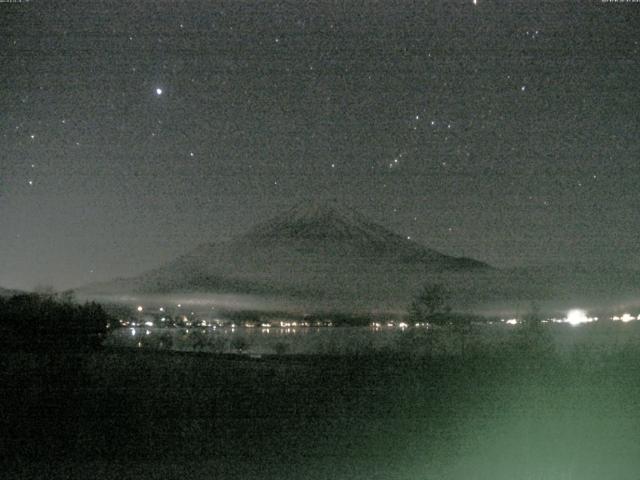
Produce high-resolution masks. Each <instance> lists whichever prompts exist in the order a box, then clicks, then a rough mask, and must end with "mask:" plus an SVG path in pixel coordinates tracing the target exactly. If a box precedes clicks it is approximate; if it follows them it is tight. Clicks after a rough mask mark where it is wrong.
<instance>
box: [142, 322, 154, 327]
mask: <svg viewBox="0 0 640 480" xmlns="http://www.w3.org/2000/svg"><path fill="white" fill-rule="evenodd" d="M144 324H145V325H146V326H147V327H153V322H144Z"/></svg>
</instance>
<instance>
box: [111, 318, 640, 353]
mask: <svg viewBox="0 0 640 480" xmlns="http://www.w3.org/2000/svg"><path fill="white" fill-rule="evenodd" d="M545 331H546V332H547V335H546V336H545V341H548V342H550V343H551V344H552V345H553V346H554V347H555V348H556V349H557V350H559V351H560V352H563V351H564V352H567V351H570V350H571V349H573V348H575V347H576V346H587V347H597V348H600V349H604V350H611V349H619V348H625V347H626V346H630V345H638V344H639V343H640V322H630V323H624V322H609V324H607V325H604V324H599V323H598V322H591V323H587V324H583V325H582V326H581V327H580V328H576V327H575V326H574V325H573V324H570V323H549V324H547V325H546V326H545ZM519 341H522V330H521V328H520V327H519V326H517V325H511V324H509V323H508V322H504V323H498V324H480V325H474V326H473V327H472V328H471V329H470V330H461V329H455V328H446V327H444V328H438V327H435V328H432V327H429V326H427V325H424V324H420V325H418V326H416V325H407V324H398V325H387V324H381V323H374V324H371V325H370V326H367V327H301V326H295V327H294V326H272V325H268V326H262V325H260V326H254V327H244V326H236V325H223V326H218V325H208V326H191V327H171V328H166V327H146V326H144V325H143V326H142V327H140V326H135V327H129V328H121V329H117V330H116V331H114V332H112V333H111V335H110V336H109V338H108V339H107V341H106V344H107V345H111V346H118V347H132V348H145V349H158V350H172V351H185V352H189V351H191V352H209V353H235V354H238V353H242V354H248V355H290V354H329V355H366V354H371V353H378V352H385V353H394V352H396V353H402V354H409V355H415V356H433V355H456V354H460V353H461V352H462V350H463V349H464V351H466V352H472V351H473V350H474V349H475V350H476V351H482V352H485V353H486V352H489V351H492V350H493V351H500V350H501V349H504V348H514V346H515V347H517V345H518V343H517V342H519Z"/></svg>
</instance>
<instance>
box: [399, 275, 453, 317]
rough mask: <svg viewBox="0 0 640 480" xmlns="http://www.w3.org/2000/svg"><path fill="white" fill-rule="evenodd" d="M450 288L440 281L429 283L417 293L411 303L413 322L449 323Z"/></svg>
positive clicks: (410, 313)
mask: <svg viewBox="0 0 640 480" xmlns="http://www.w3.org/2000/svg"><path fill="white" fill-rule="evenodd" d="M450 296H451V294H450V292H449V290H448V289H447V288H446V287H445V286H444V285H442V284H440V283H427V284H425V285H424V286H423V287H422V289H421V290H420V291H419V292H418V293H417V294H416V296H415V297H414V298H413V300H412V301H411V304H410V305H409V319H410V320H411V321H412V322H427V323H447V318H446V317H447V314H448V313H450V312H451V306H450V305H449V299H450Z"/></svg>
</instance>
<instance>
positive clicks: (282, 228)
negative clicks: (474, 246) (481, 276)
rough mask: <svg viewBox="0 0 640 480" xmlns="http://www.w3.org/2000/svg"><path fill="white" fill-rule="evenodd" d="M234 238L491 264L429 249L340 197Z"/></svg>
mask: <svg viewBox="0 0 640 480" xmlns="http://www.w3.org/2000/svg"><path fill="white" fill-rule="evenodd" d="M235 242H236V243H237V244H238V245H246V246H252V247H258V248H261V247H262V248H264V247H269V246H272V247H273V246H281V247H282V246H287V247H288V248H292V249H297V250H299V251H303V252H306V253H307V254H310V255H313V254H319V253H325V254H330V255H335V256H340V257H345V256H346V257H351V258H367V260H368V261H373V262H378V261H385V260H387V261H389V260H390V261H396V262H402V263H411V262H417V263H428V264H429V266H430V267H432V268H433V269H437V270H448V269H453V270H459V269H463V270H464V269H476V268H480V269H482V268H488V265H486V264H484V263H482V262H479V261H477V260H473V259H470V258H458V257H451V256H448V255H444V254H442V253H439V252H437V251H435V250H432V249H429V248H427V247H425V246H423V245H420V244H419V243H417V242H414V241H412V240H410V239H409V238H406V237H403V236H401V235H398V234H397V233H394V232H392V231H391V230H389V229H387V228H385V227H383V226H381V225H379V224H377V223H374V222H373V221H371V220H369V219H368V218H367V217H365V216H364V215H362V214H361V213H360V212H358V211H356V210H351V209H348V208H345V207H343V206H341V205H339V204H338V203H336V202H325V203H309V204H306V205H302V206H297V207H294V208H291V209H289V210H287V211H285V212H284V213H282V214H280V215H278V216H276V217H273V218H272V219H270V220H268V221H267V222H264V223H261V224H259V225H257V226H256V227H254V228H253V229H252V230H250V231H249V232H247V233H246V234H244V235H242V236H240V237H239V238H237V239H236V240H235Z"/></svg>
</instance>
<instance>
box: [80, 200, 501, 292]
mask: <svg viewBox="0 0 640 480" xmlns="http://www.w3.org/2000/svg"><path fill="white" fill-rule="evenodd" d="M486 270H491V267H489V266H488V265H487V264H485V263H482V262H479V261H477V260H473V259H469V258H459V257H451V256H448V255H444V254H442V253H440V252H437V251H435V250H432V249H429V248H427V247H425V246H423V245H421V244H419V243H417V242H414V241H412V240H410V239H408V238H406V237H403V236H401V235H398V234H397V233H394V232H392V231H390V230H388V229H387V228H385V227H383V226H381V225H379V224H377V223H375V222H373V221H371V220H369V219H368V218H366V217H365V216H364V215H362V214H360V213H359V212H357V211H355V210H351V209H348V208H345V207H343V206H341V205H338V204H337V203H335V202H327V203H309V204H304V205H301V206H296V207H294V208H291V209H289V210H287V211H285V212H283V213H282V214H280V215H277V216H275V217H273V218H271V219H269V220H267V221H266V222H263V223H260V224H258V225H256V226H255V227H254V228H252V229H250V230H249V231H248V232H246V233H244V234H242V235H239V236H237V237H235V238H233V239H231V240H228V241H224V242H214V243H209V244H203V245H201V246H199V247H197V248H196V249H194V250H193V251H191V252H189V253H187V254H186V255H183V256H181V257H179V258H177V259H175V260H173V261H171V262H169V263H167V264H165V265H163V266H161V267H159V268H157V269H155V270H152V271H150V272H147V273H144V274H142V275H139V276H138V277H134V278H132V279H123V280H119V281H116V282H108V283H104V284H101V285H94V286H92V287H91V288H90V290H91V291H94V292H100V293H107V292H109V293H114V292H115V291H117V292H118V293H177V292H206V293H251V294H269V295H278V296H284V297H288V296H291V297H296V298H299V297H305V298H322V299H325V300H326V299H332V298H338V297H341V298H343V299H345V298H346V299H354V298H365V297H366V295H364V293H365V292H366V293H367V294H369V295H376V296H377V297H379V298H380V299H382V298H384V297H388V296H389V295H391V296H394V295H393V294H391V292H392V291H402V292H403V293H406V290H407V282H409V284H411V285H414V284H416V283H419V282H420V281H422V280H423V278H424V276H425V275H427V274H446V273H447V272H455V273H461V272H462V273H473V272H483V271H486ZM376 292H378V293H376ZM403 301H404V299H403Z"/></svg>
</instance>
